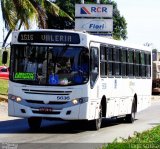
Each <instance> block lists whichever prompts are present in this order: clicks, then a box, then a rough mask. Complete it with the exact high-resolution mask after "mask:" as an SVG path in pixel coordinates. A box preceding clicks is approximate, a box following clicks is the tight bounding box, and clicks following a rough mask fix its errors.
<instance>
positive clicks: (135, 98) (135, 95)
mask: <svg viewBox="0 0 160 149" xmlns="http://www.w3.org/2000/svg"><path fill="white" fill-rule="evenodd" d="M133 100H135V101H133V102H135V112H137V94H136V93H135V94H134V98H133Z"/></svg>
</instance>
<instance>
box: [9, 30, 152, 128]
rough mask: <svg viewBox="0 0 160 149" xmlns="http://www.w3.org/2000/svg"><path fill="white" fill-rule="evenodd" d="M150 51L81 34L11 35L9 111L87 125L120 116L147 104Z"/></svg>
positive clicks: (35, 123) (36, 121)
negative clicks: (76, 121) (74, 121)
mask: <svg viewBox="0 0 160 149" xmlns="http://www.w3.org/2000/svg"><path fill="white" fill-rule="evenodd" d="M151 67H152V66H151V50H149V49H147V48H146V47H143V46H135V45H130V44H126V43H125V42H120V41H116V40H112V39H107V38H104V37H99V36H94V35H90V34H88V33H84V32H77V31H66V30H35V31H34V30H33V31H31V30H28V31H15V32H13V34H12V41H11V55H10V78H9V90H8V105H9V107H8V112H9V115H10V116H16V117H23V118H28V124H29V127H30V128H31V129H36V128H40V126H41V121H42V119H43V118H49V119H57V118H58V119H63V120H79V121H81V120H86V121H89V124H91V126H92V127H93V128H95V129H96V130H98V129H99V128H100V127H101V122H102V118H113V117H124V120H125V121H127V122H129V123H132V122H133V121H134V119H135V113H136V112H139V111H141V110H143V109H145V108H147V107H148V106H149V105H150V102H151V101H150V99H151V88H152V78H151V75H152V74H151Z"/></svg>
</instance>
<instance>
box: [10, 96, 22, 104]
mask: <svg viewBox="0 0 160 149" xmlns="http://www.w3.org/2000/svg"><path fill="white" fill-rule="evenodd" d="M8 98H9V99H11V100H13V101H16V102H21V101H22V98H21V97H19V96H15V95H11V94H9V95H8Z"/></svg>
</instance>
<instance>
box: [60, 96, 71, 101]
mask: <svg viewBox="0 0 160 149" xmlns="http://www.w3.org/2000/svg"><path fill="white" fill-rule="evenodd" d="M57 100H70V97H69V96H57Z"/></svg>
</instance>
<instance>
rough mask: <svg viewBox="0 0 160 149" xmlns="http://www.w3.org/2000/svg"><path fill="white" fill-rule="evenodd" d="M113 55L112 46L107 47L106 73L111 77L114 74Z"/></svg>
mask: <svg viewBox="0 0 160 149" xmlns="http://www.w3.org/2000/svg"><path fill="white" fill-rule="evenodd" d="M113 60H114V56H113V47H109V48H108V75H109V76H110V77H111V76H113V75H114V63H113Z"/></svg>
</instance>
